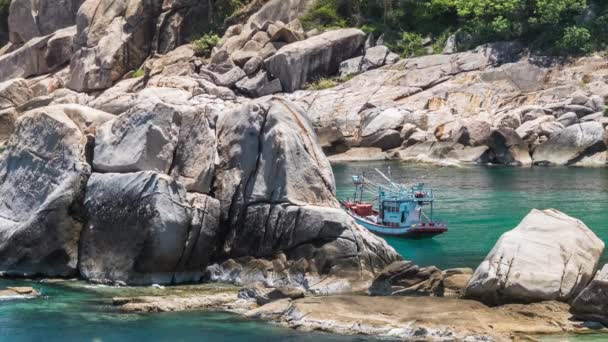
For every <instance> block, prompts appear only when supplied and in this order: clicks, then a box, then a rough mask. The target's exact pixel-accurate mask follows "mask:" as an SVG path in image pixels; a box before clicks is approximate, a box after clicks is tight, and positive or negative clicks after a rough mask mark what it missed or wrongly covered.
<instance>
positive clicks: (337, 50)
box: [266, 29, 365, 92]
mask: <svg viewBox="0 0 608 342" xmlns="http://www.w3.org/2000/svg"><path fill="white" fill-rule="evenodd" d="M364 42H365V33H363V31H361V30H358V29H342V30H335V31H329V32H325V33H323V34H321V35H318V36H315V37H312V38H309V39H307V40H303V41H300V42H296V43H293V44H289V45H287V46H284V47H282V48H281V49H279V51H277V53H276V54H275V55H274V56H272V57H270V58H269V59H268V60H267V61H266V67H267V69H268V71H269V72H270V73H271V74H272V75H273V76H275V77H277V78H278V79H280V80H281V84H282V85H283V89H284V90H285V91H288V92H293V91H296V90H298V89H301V88H302V87H303V86H304V84H306V82H308V81H310V80H312V79H314V78H315V77H321V76H328V75H334V74H336V73H337V72H338V69H339V68H340V63H342V61H345V60H347V59H349V58H352V57H354V56H356V55H357V54H358V53H359V52H360V51H361V48H362V47H363V43H364Z"/></svg>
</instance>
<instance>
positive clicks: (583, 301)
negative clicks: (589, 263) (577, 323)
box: [570, 265, 608, 326]
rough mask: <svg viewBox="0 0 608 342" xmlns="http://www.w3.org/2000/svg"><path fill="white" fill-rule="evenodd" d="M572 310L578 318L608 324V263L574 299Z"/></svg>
mask: <svg viewBox="0 0 608 342" xmlns="http://www.w3.org/2000/svg"><path fill="white" fill-rule="evenodd" d="M570 312H572V314H573V315H574V316H575V317H576V318H578V319H583V320H587V321H595V322H601V323H603V324H604V325H606V326H608V265H604V268H602V269H601V270H600V271H598V272H597V274H596V275H595V278H594V279H593V280H592V281H591V283H590V284H589V286H587V287H586V288H585V290H583V292H581V294H580V295H578V297H576V299H574V301H573V302H572V306H571V308H570Z"/></svg>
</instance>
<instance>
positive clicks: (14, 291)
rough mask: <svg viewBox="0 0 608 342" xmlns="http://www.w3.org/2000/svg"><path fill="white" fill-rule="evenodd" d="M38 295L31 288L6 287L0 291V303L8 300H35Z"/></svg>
mask: <svg viewBox="0 0 608 342" xmlns="http://www.w3.org/2000/svg"><path fill="white" fill-rule="evenodd" d="M38 296H40V293H39V292H38V291H36V290H35V289H34V288H32V287H7V288H6V289H0V301H3V300H10V299H26V298H36V297H38Z"/></svg>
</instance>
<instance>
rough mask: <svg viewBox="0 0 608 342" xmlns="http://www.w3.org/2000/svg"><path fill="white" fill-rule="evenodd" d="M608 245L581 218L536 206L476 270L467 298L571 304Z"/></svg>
mask: <svg viewBox="0 0 608 342" xmlns="http://www.w3.org/2000/svg"><path fill="white" fill-rule="evenodd" d="M603 250H604V243H603V242H602V241H601V240H600V239H599V238H598V237H597V236H596V235H595V234H594V233H593V232H592V231H591V230H590V229H589V228H587V226H585V224H584V223H582V222H581V221H579V220H577V219H574V218H572V217H569V216H567V215H565V214H563V213H560V212H558V211H556V210H545V211H539V210H533V211H532V212H531V213H530V214H528V216H526V218H524V220H523V221H522V222H521V223H520V224H519V225H518V226H517V227H516V228H515V229H513V230H512V231H509V232H507V233H505V234H504V235H503V236H502V237H501V238H500V240H499V241H498V242H497V243H496V245H495V246H494V248H493V249H492V251H491V252H490V254H489V255H488V256H487V257H486V259H485V260H484V261H483V263H482V264H481V265H480V266H479V267H478V268H477V270H476V271H475V274H474V275H473V278H472V279H471V281H470V282H469V284H468V286H467V288H466V294H465V295H466V297H467V298H472V299H477V300H479V301H482V302H484V303H486V304H489V305H501V304H506V303H533V302H540V301H546V300H558V301H564V302H570V301H572V300H574V298H576V296H577V295H579V294H580V293H581V291H583V289H584V288H585V286H587V284H588V283H589V282H590V281H591V279H592V278H593V275H594V274H595V271H596V269H597V264H598V262H599V257H600V255H601V254H602V252H603Z"/></svg>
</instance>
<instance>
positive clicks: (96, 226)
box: [79, 172, 219, 285]
mask: <svg viewBox="0 0 608 342" xmlns="http://www.w3.org/2000/svg"><path fill="white" fill-rule="evenodd" d="M84 206H85V212H86V216H87V225H86V227H85V228H84V229H83V232H82V237H81V243H80V249H81V251H80V262H79V270H80V274H81V275H82V276H83V277H84V278H85V279H87V280H90V281H94V282H111V283H115V282H124V283H126V284H133V285H147V284H174V283H182V282H197V281H199V280H200V279H201V277H202V270H203V268H204V267H206V266H207V264H208V262H209V258H210V256H211V255H212V254H213V253H214V251H215V246H216V244H217V242H216V237H217V233H218V230H219V226H218V224H219V203H218V201H217V200H215V199H213V198H210V197H208V196H205V195H201V194H192V195H190V194H186V191H185V189H184V187H183V186H181V184H179V183H177V182H175V181H173V180H172V179H171V178H170V177H168V176H164V175H160V174H157V173H154V172H140V173H129V174H111V173H110V174H97V173H94V174H93V175H92V176H91V178H90V180H89V182H88V184H87V195H86V198H85V202H84Z"/></svg>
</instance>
